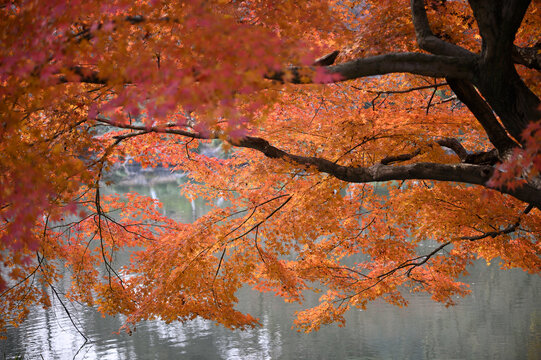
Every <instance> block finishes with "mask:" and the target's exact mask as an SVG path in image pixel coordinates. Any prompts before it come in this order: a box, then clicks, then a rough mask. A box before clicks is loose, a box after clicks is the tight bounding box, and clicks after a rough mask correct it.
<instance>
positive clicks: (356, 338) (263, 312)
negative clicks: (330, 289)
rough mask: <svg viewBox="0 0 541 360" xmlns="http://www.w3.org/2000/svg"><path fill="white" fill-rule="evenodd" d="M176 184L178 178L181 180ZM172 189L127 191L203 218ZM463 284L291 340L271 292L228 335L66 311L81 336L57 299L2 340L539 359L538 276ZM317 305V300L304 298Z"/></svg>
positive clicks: (102, 354) (373, 307)
mask: <svg viewBox="0 0 541 360" xmlns="http://www.w3.org/2000/svg"><path fill="white" fill-rule="evenodd" d="M179 181H181V180H179ZM177 185H178V184H177V183H176V182H174V181H173V182H169V183H162V184H154V185H152V186H151V185H148V184H145V183H144V181H143V183H142V184H139V185H135V184H132V186H131V187H127V186H125V187H122V188H117V189H116V191H137V192H140V193H146V194H150V195H152V196H154V197H156V198H159V199H160V200H161V201H162V202H163V203H164V209H165V211H166V213H167V214H168V215H170V216H172V217H175V218H180V219H183V220H185V221H191V220H193V219H194V218H196V217H198V216H200V215H201V213H202V212H204V211H205V209H204V207H203V205H202V204H200V203H189V202H187V201H186V200H185V199H183V198H182V197H181V196H180V193H179V190H178V187H177ZM470 272H471V275H470V276H468V277H467V278H465V279H464V281H465V282H468V283H469V284H471V290H472V295H470V296H469V297H467V298H464V299H462V300H460V301H459V304H458V305H456V306H454V307H450V308H445V307H444V306H443V305H441V304H437V303H435V302H433V301H432V300H430V298H429V297H427V296H422V295H412V296H410V297H409V300H410V305H409V306H408V307H407V308H397V307H393V306H390V305H388V304H385V303H383V302H374V303H372V304H370V305H369V306H368V308H367V310H365V311H350V312H349V313H347V315H346V319H347V323H346V326H345V327H342V328H340V327H338V326H328V327H325V328H322V329H321V330H320V331H319V332H315V333H310V334H304V333H298V332H296V331H295V330H294V329H292V328H291V326H292V319H293V313H294V311H295V310H299V309H300V307H299V306H298V305H295V304H285V303H283V302H282V301H281V300H280V299H278V298H275V297H274V296H273V295H272V294H260V293H257V292H254V291H252V290H250V289H243V290H242V291H241V294H240V296H239V297H240V299H241V301H240V304H239V306H238V308H239V309H242V311H244V312H249V313H250V314H252V315H253V316H256V317H259V318H260V320H261V323H262V324H263V325H262V326H261V327H259V328H256V329H252V330H247V331H230V330H227V329H225V328H223V327H220V326H216V325H214V324H213V323H211V322H208V321H204V320H194V321H191V322H189V323H186V324H165V323H163V322H160V321H147V322H144V323H141V324H139V325H138V326H137V331H135V332H134V333H133V335H132V336H128V335H127V334H125V333H116V331H117V330H118V329H119V328H120V326H121V324H122V318H118V317H117V318H112V317H107V318H103V317H101V315H100V314H99V313H98V312H96V311H95V310H94V309H91V308H85V307H74V306H73V305H71V304H70V305H69V307H70V312H71V314H72V316H73V317H74V319H75V321H76V323H77V325H78V327H79V329H81V331H82V332H84V334H85V335H86V336H87V337H88V338H89V342H87V343H85V340H84V339H83V338H82V337H81V335H79V333H78V332H77V330H76V329H75V328H74V326H73V325H72V324H71V322H70V320H69V318H68V317H67V315H66V313H65V312H64V311H63V309H62V307H61V305H60V304H59V303H58V301H56V302H54V303H53V305H54V306H53V307H52V308H50V309H48V310H44V309H41V308H36V309H35V310H34V311H33V312H32V313H31V315H30V317H29V318H28V320H27V321H25V322H24V323H23V324H22V325H21V326H20V327H18V328H9V330H8V333H7V339H6V340H1V341H0V358H2V359H3V358H6V359H15V358H19V359H20V358H22V359H72V358H73V359H100V360H108V359H145V360H146V359H192V360H195V359H197V360H203V359H208V360H213V359H228V360H233V359H240V360H244V359H254V360H259V359H307V360H308V359H310V360H312V359H337V360H341V359H348V360H353V359H532V360H536V359H541V300H540V299H541V278H540V277H539V276H538V275H529V274H527V273H525V272H523V271H521V270H511V271H501V270H499V269H498V267H497V266H495V265H493V266H486V264H485V263H484V262H482V261H479V262H477V263H476V264H475V266H474V267H472V268H471V271H470ZM309 300H311V301H315V299H309Z"/></svg>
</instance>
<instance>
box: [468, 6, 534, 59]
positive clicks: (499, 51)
mask: <svg viewBox="0 0 541 360" xmlns="http://www.w3.org/2000/svg"><path fill="white" fill-rule="evenodd" d="M530 2H531V0H505V1H495V0H469V3H470V6H471V8H472V10H473V15H474V17H475V20H476V21H477V24H478V26H479V32H480V34H481V37H482V39H483V50H482V52H483V58H484V59H485V60H488V61H490V59H494V58H501V57H502V56H503V55H505V54H508V56H509V55H510V54H511V50H512V46H513V40H514V39H515V34H516V32H517V30H518V28H519V26H520V24H521V22H522V19H523V18H524V15H525V13H526V10H527V9H528V6H529V5H530Z"/></svg>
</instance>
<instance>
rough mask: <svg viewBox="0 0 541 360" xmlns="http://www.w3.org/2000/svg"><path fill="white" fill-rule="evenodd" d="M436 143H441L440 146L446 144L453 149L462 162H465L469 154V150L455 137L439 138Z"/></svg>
mask: <svg viewBox="0 0 541 360" xmlns="http://www.w3.org/2000/svg"><path fill="white" fill-rule="evenodd" d="M436 143H437V144H439V145H440V146H445V147H446V148H449V149H451V150H453V151H454V152H455V154H457V155H458V157H459V158H460V160H461V161H462V162H464V160H466V157H467V156H468V152H467V151H466V149H465V148H464V146H462V144H461V143H460V141H458V140H457V139H455V138H444V139H439V140H436Z"/></svg>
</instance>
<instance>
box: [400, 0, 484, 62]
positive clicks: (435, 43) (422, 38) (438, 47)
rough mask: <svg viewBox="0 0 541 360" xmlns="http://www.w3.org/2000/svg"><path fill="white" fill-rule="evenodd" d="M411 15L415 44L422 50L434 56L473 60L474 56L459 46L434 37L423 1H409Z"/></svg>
mask: <svg viewBox="0 0 541 360" xmlns="http://www.w3.org/2000/svg"><path fill="white" fill-rule="evenodd" d="M411 14H412V18H413V26H414V27H415V36H416V37H417V44H418V45H419V47H420V48H421V49H423V50H426V51H428V52H431V53H432V54H436V55H447V56H458V57H465V58H475V57H476V55H475V54H474V53H472V52H470V51H469V50H466V49H464V48H463V47H461V46H458V45H455V44H451V43H449V42H447V41H444V40H442V39H440V38H438V37H436V36H435V35H434V33H433V32H432V30H431V29H430V24H429V22H428V17H427V16H426V9H425V2H424V0H411Z"/></svg>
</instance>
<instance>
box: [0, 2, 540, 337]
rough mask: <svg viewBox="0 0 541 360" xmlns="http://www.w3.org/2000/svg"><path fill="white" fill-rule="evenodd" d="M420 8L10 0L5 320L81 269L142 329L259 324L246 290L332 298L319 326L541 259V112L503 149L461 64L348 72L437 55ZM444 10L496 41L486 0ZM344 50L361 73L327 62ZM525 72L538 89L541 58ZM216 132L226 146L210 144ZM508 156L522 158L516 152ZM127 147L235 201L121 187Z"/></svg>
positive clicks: (192, 188) (527, 22)
mask: <svg viewBox="0 0 541 360" xmlns="http://www.w3.org/2000/svg"><path fill="white" fill-rule="evenodd" d="M416 2H417V3H418V1H412V2H411V4H412V5H410V3H409V2H404V1H319V0H318V1H302V2H297V1H286V0H284V1H279V2H276V1H267V0H257V1H256V0H254V1H251V0H247V1H223V0H215V1H197V0H191V1H159V0H154V1H142V0H141V1H126V0H117V1H104V2H102V1H97V0H96V1H94V0H92V1H86V2H80V1H76V0H73V1H64V0H57V1H48V2H43V1H37V0H36V1H11V2H8V3H5V4H3V5H0V17H1V19H2V20H0V43H1V44H2V46H1V48H0V82H1V83H2V87H1V88H0V98H1V99H0V128H1V130H2V131H1V132H0V152H1V153H2V157H1V158H0V182H1V184H2V186H1V187H0V261H1V263H2V267H1V271H0V297H1V299H2V300H1V302H0V310H1V311H2V312H3V313H7V314H10V316H9V317H2V319H0V328H2V327H4V326H5V325H6V324H7V322H8V321H9V322H11V323H12V324H15V325H16V324H18V323H20V321H22V320H23V319H24V317H25V316H26V315H27V314H28V311H29V308H30V307H31V305H33V304H42V305H44V306H49V305H50V297H51V296H56V297H58V298H59V299H62V298H63V297H61V296H60V295H61V294H59V293H58V292H57V290H56V289H55V287H54V285H55V283H57V282H58V281H60V280H61V279H66V280H67V281H69V283H70V287H69V290H68V292H67V293H66V294H64V295H65V297H66V298H67V299H69V300H70V301H79V302H82V303H85V304H88V305H89V306H95V305H97V306H98V307H99V309H100V310H101V311H102V312H103V313H104V314H112V315H114V314H124V315H126V316H127V324H126V325H127V328H129V327H130V326H131V324H135V323H137V322H138V321H141V320H144V319H152V318H157V317H158V318H161V319H163V320H165V321H168V322H171V321H178V320H180V321H184V320H189V319H193V318H194V317H197V316H200V317H203V318H206V319H211V320H213V321H216V322H219V323H221V324H223V325H225V326H227V327H231V328H244V327H246V326H253V325H256V324H258V320H257V319H255V318H254V317H252V316H251V315H249V314H243V313H242V311H239V309H236V308H235V304H236V302H237V299H236V297H235V294H236V292H237V290H238V289H240V288H241V287H242V286H244V285H246V284H248V285H250V286H252V287H253V288H255V289H257V290H259V291H272V292H274V293H275V294H277V295H279V296H282V297H283V298H284V299H285V300H286V301H297V302H302V301H303V299H304V296H303V295H304V293H305V292H306V291H314V292H318V293H319V292H321V293H322V296H321V298H320V304H319V305H318V306H316V307H315V308H312V309H307V310H306V311H303V312H300V313H299V314H298V318H297V320H296V321H297V322H296V324H297V326H299V328H301V329H304V330H306V331H310V330H314V329H318V328H319V327H320V326H321V325H323V324H327V323H331V322H342V323H343V321H344V319H343V314H344V312H345V311H347V310H348V309H350V308H352V307H360V308H364V307H366V306H367V305H368V303H369V302H370V301H371V300H374V299H377V298H382V299H384V300H385V301H387V302H389V303H392V304H395V305H398V306H404V305H406V304H407V300H406V299H405V297H404V296H403V293H404V292H407V291H423V292H426V293H429V294H430V295H431V296H432V297H433V299H434V300H436V301H440V302H442V303H444V304H446V305H451V304H454V303H455V301H456V298H457V296H463V295H465V294H467V293H468V289H467V286H466V285H465V284H463V283H461V282H460V281H459V278H460V276H462V275H464V274H467V266H468V265H470V264H471V263H472V261H474V260H475V259H476V258H484V259H486V260H487V261H488V262H490V261H492V260H493V259H495V258H499V259H500V261H501V264H502V266H503V267H506V268H512V267H518V268H522V269H524V270H526V271H529V272H531V273H538V272H539V270H541V261H540V260H539V252H540V248H539V247H540V245H539V234H541V212H540V211H539V203H540V201H541V200H540V194H541V186H539V183H538V182H539V172H540V170H541V161H540V160H539V159H540V155H539V154H540V151H541V150H540V147H539V146H540V144H541V138H540V136H541V130H540V128H539V126H540V125H539V121H537V122H535V121H534V122H532V123H531V124H530V125H529V126H528V127H525V128H524V129H523V132H522V137H521V138H518V136H515V135H513V133H512V131H511V130H509V134H510V135H509V136H510V137H513V136H515V137H514V138H513V139H512V140H509V141H510V142H511V143H513V144H514V145H513V146H514V148H513V149H511V150H510V149H509V148H506V147H505V146H502V147H499V143H497V144H495V143H494V136H493V135H494V134H493V133H492V132H491V130H490V128H491V127H490V126H487V125H486V123H485V122H483V121H481V120H479V117H480V115H478V113H477V112H476V110H475V109H477V108H475V107H473V108H472V106H470V104H469V103H466V104H465V103H463V102H461V101H459V99H457V95H459V96H461V95H460V94H461V93H460V92H459V93H458V94H455V93H456V91H455V90H457V89H458V90H460V89H461V88H464V87H463V86H462V85H461V86H462V87H461V86H457V85H456V84H457V83H456V78H454V77H453V76H462V75H461V74H462V73H463V72H461V71H462V70H461V69H462V68H460V67H459V68H460V69H459V70H457V71H456V72H454V69H455V67H453V66H454V65H452V66H451V67H445V66H447V65H446V64H448V63H447V62H446V61H447V60H446V59H442V58H443V57H438V56H435V57H434V58H428V56H429V55H428V54H420V53H419V54H411V53H405V54H406V55H405V56H406V57H407V58H406V57H404V59H405V60H404V61H406V62H408V61H410V62H411V61H413V60H415V61H421V65H423V64H425V63H424V62H422V61H425V59H430V60H431V61H432V60H434V61H436V62H441V64H443V65H441V66H443V69H444V70H439V68H437V69H436V70H431V69H429V70H425V69H424V68H422V66H421V65H419V64H415V66H417V67H415V66H411V67H407V68H404V70H403V71H402V70H401V69H402V68H398V70H393V69H395V68H390V69H391V70H388V69H389V68H386V67H384V66H385V65H379V63H378V64H376V65H375V66H376V70H366V71H364V70H363V66H366V67H367V68H369V69H372V67H371V66H373V65H371V64H373V63H369V62H367V63H362V64H360V65H358V66H357V68H355V69H356V70H355V69H354V70H355V71H358V73H354V74H353V75H352V71H353V70H350V68H348V66H350V65H351V64H356V63H355V61H357V60H358V59H361V60H363V59H364V58H368V59H377V61H381V63H384V62H385V61H387V60H389V59H391V60H390V61H394V60H392V59H393V58H388V57H385V56H387V55H384V54H387V53H389V52H393V53H394V52H407V51H414V50H416V49H417V48H418V45H417V42H418V40H419V39H417V38H416V33H417V29H416V26H415V24H414V23H413V22H412V16H411V11H412V10H411V8H412V7H413V6H414V5H413V4H414V3H416ZM421 3H422V2H421ZM427 5H428V6H427V11H426V14H425V16H426V15H428V17H429V18H430V20H431V25H432V29H433V32H434V33H435V34H436V35H437V37H438V39H444V40H445V41H448V42H450V43H453V44H456V45H459V46H461V47H462V48H463V49H466V50H467V51H472V52H479V51H481V50H482V49H483V46H482V44H481V40H482V39H481V36H480V35H479V31H478V28H477V22H476V18H475V17H474V12H473V11H472V10H471V8H470V7H469V5H468V4H467V3H465V2H462V1H453V2H445V1H427ZM423 9H424V5H423ZM540 13H541V12H540V11H539V4H538V3H537V2H534V3H532V4H531V5H530V9H529V10H528V12H527V14H526V16H525V19H524V22H523V26H522V27H521V28H520V29H519V30H518V31H517V34H516V39H515V43H516V44H518V45H519V46H524V47H527V46H530V45H532V43H533V42H534V41H535V40H536V39H538V38H539V35H540V34H539V32H540V28H541V27H539V26H538V25H539V23H540V19H539V16H540ZM38 15H39V16H38ZM307 19H309V21H307ZM417 36H418V35H417ZM336 48H339V49H343V50H342V51H341V52H340V55H338V59H337V60H336V61H338V62H339V63H341V64H338V65H336V66H335V67H333V66H327V65H329V64H326V63H325V61H329V60H328V59H329V57H327V58H322V59H320V60H317V61H316V60H315V59H316V58H317V57H318V56H319V55H321V54H325V53H328V52H330V51H331V50H333V49H336ZM466 50H465V51H466ZM391 55H392V56H395V55H396V54H391ZM419 55H422V56H425V55H426V57H419ZM378 56H383V57H378ZM397 56H401V55H400V54H398V55H397ZM334 58H336V54H334V55H333V56H332V60H331V61H330V63H332V62H333V61H334V60H335V59H334ZM400 59H401V58H400ZM425 62H426V61H425ZM523 62H524V61H523ZM408 64H409V63H408ZM438 64H440V63H438ZM528 64H530V63H528ZM311 65H314V66H311ZM341 66H342V67H341ZM392 66H395V65H391V67H392ZM408 66H409V65H408ZM438 66H439V65H438ZM417 69H421V70H417ZM445 69H447V70H445ZM445 71H449V72H450V73H451V75H449V79H446V80H447V81H444V80H442V79H435V78H434V77H444V78H445V77H447V75H446V74H445ZM518 71H519V72H520V75H521V78H522V80H523V81H524V82H525V83H526V84H527V85H529V86H530V89H531V91H533V92H534V93H535V94H536V95H534V96H539V91H540V89H539V87H538V86H539V83H541V82H540V81H539V80H540V78H539V71H536V70H535V68H534V69H533V70H532V69H530V68H528V67H527V66H522V65H521V66H520V68H519V69H518ZM389 73H392V74H389ZM438 74H440V75H438ZM370 75H385V76H370ZM468 76H469V75H467V74H466V75H464V77H465V79H469V78H468ZM341 80H350V81H347V82H340V81H341ZM461 81H462V80H461ZM288 82H290V83H288ZM291 83H306V84H304V85H302V86H299V85H298V84H291ZM307 83H312V84H307ZM321 83H330V84H328V85H321ZM453 84H454V85H453ZM459 85H460V84H459ZM458 90H457V91H458ZM454 92H455V93H454ZM475 94H476V95H477V97H479V98H480V96H479V95H478V94H477V92H475ZM517 96H518V95H517ZM461 100H464V99H461ZM470 110H471V111H470ZM472 112H473V114H472ZM490 114H492V111H491V112H490ZM481 115H482V114H481ZM491 116H494V115H491ZM501 119H503V120H502V122H503V123H504V124H505V122H506V121H507V120H505V119H504V117H502V118H501ZM504 120H505V121H504ZM527 120H528V121H530V120H531V119H527ZM496 122H497V120H496ZM498 124H499V123H498ZM498 126H501V125H498ZM503 133H504V134H506V135H505V136H507V133H506V132H505V130H503ZM216 140H219V141H221V142H222V143H223V146H224V149H225V150H226V151H228V156H227V158H225V159H219V158H215V157H210V156H206V155H204V154H201V153H199V152H198V151H197V149H198V147H199V146H200V145H201V144H204V143H210V142H212V141H216ZM495 146H496V148H497V150H509V151H508V152H505V154H500V155H499V157H497V158H496V160H494V156H492V155H493V154H494V152H495V150H494V149H493V148H494V147H495ZM491 156H492V157H491ZM127 157H129V158H130V159H133V160H134V161H136V162H138V163H141V164H142V165H143V166H150V167H157V166H164V167H171V168H172V169H173V170H177V171H182V172H185V173H186V174H187V175H188V176H189V178H190V179H191V181H190V182H188V183H187V184H186V185H185V186H183V187H182V188H181V189H179V196H185V197H187V198H197V197H198V198H204V199H206V200H208V202H209V205H210V206H211V207H212V209H211V210H210V211H209V212H208V213H207V214H206V215H204V216H203V217H201V218H200V219H198V220H197V221H195V222H194V223H193V224H183V223H180V222H178V221H175V220H172V219H169V218H167V217H165V216H163V215H162V214H161V213H160V209H159V203H157V202H156V201H155V200H153V199H151V198H148V197H144V196H141V195H138V194H127V195H125V197H124V198H121V197H119V196H104V195H103V194H102V191H101V187H102V186H103V182H102V174H103V173H104V172H105V171H107V169H108V167H109V166H111V165H112V164H115V163H116V162H121V161H123V160H124V159H126V158H127ZM479 159H483V160H479ZM485 159H488V160H485ZM497 162H500V163H501V164H500V165H496V163H497ZM425 170H427V171H428V172H426V171H425ZM455 172H456V174H458V175H456V176H455V175H454V174H455ZM390 180H394V181H390ZM438 180H446V181H438ZM489 180H490V181H489ZM381 181H384V182H381ZM532 194H533V195H532ZM214 199H223V200H224V203H226V204H227V206H226V207H218V206H215V205H213V204H214V202H213V200H214ZM122 256H125V257H129V258H130V259H129V261H127V265H123V266H117V265H115V264H116V263H117V258H118V257H122Z"/></svg>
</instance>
